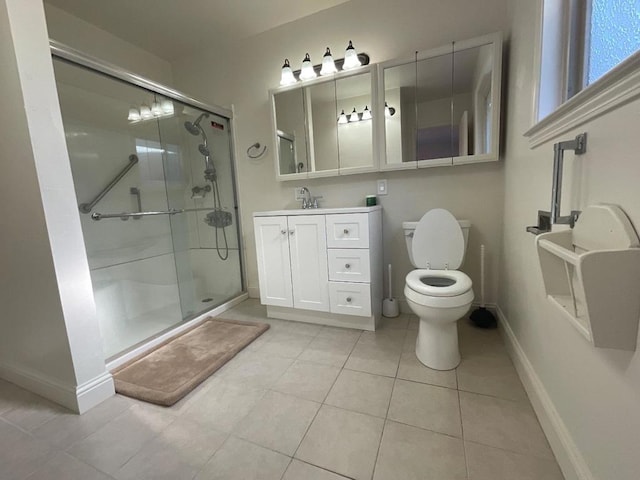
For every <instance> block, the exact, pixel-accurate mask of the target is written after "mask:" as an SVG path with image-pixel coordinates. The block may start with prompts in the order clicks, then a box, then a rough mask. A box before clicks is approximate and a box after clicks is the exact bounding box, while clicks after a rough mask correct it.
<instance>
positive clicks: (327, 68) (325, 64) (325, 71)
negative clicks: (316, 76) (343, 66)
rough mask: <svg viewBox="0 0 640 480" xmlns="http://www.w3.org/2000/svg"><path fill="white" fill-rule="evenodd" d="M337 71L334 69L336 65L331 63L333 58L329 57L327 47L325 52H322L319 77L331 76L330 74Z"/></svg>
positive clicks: (329, 51)
mask: <svg viewBox="0 0 640 480" xmlns="http://www.w3.org/2000/svg"><path fill="white" fill-rule="evenodd" d="M337 71H338V69H337V68H336V64H335V63H333V57H332V56H331V50H329V47H327V51H326V52H324V56H323V57H322V68H321V69H320V75H331V74H332V73H336V72H337Z"/></svg>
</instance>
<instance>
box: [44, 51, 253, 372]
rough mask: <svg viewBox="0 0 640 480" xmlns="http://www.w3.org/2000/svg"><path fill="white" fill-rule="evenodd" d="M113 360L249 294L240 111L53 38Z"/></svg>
mask: <svg viewBox="0 0 640 480" xmlns="http://www.w3.org/2000/svg"><path fill="white" fill-rule="evenodd" d="M52 54H53V63H54V69H55V76H56V83H57V88H58V96H59V99H60V107H61V110H62V117H63V122H64V129H65V135H66V140H67V147H68V150H69V158H70V162H71V169H72V173H73V179H74V185H75V190H76V197H77V199H78V209H79V211H80V216H81V220H82V229H83V233H84V240H85V246H86V250H87V256H88V260H89V266H90V269H91V278H92V282H93V292H94V296H95V302H96V308H97V314H98V321H99V323H100V330H101V333H102V338H103V343H104V350H105V355H106V357H107V359H112V358H114V357H117V356H120V355H121V354H123V353H125V352H127V351H129V350H131V349H133V348H135V347H137V346H138V345H139V344H141V343H144V342H146V341H148V340H149V339H150V338H153V337H156V336H158V335H160V334H162V333H164V332H166V331H168V330H170V329H172V328H174V327H176V326H177V325H179V324H181V323H183V322H186V321H188V320H189V319H192V318H194V317H197V316H198V315H200V314H202V313H203V312H205V311H207V310H210V309H212V308H214V307H217V306H219V305H221V304H223V303H225V302H227V301H229V300H231V299H233V298H235V297H237V296H238V295H240V294H241V293H243V292H244V281H243V276H242V272H243V269H242V258H241V249H240V245H239V242H240V232H239V221H238V220H239V219H238V216H237V213H238V210H237V201H236V192H235V180H234V170H233V161H232V145H231V138H232V136H231V131H230V130H231V122H230V118H231V112H230V111H227V110H225V109H222V108H218V107H210V106H207V105H204V104H202V103H201V102H199V101H197V100H194V99H191V98H188V97H186V96H184V95H182V94H180V93H178V92H175V91H173V90H170V89H167V88H165V87H162V86H160V85H157V84H154V83H152V82H149V81H146V80H144V79H142V78H140V77H139V76H137V75H134V74H129V73H127V72H123V71H121V70H118V69H117V68H115V67H113V66H110V65H107V64H103V63H100V62H98V61H97V60H95V59H92V58H90V57H86V56H84V55H82V54H79V53H78V52H75V51H73V50H71V49H68V48H66V47H64V46H61V45H59V44H55V43H54V42H52Z"/></svg>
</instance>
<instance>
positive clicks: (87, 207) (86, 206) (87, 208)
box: [78, 153, 138, 213]
mask: <svg viewBox="0 0 640 480" xmlns="http://www.w3.org/2000/svg"><path fill="white" fill-rule="evenodd" d="M136 163H138V156H137V155H136V154H135V153H132V154H131V155H129V163H128V164H127V166H126V167H124V168H123V169H122V170H120V172H119V173H118V174H117V175H116V176H115V177H114V178H113V180H111V181H110V182H109V184H108V185H107V186H106V187H104V188H103V189H102V191H101V192H100V193H99V194H98V195H96V197H95V198H94V199H93V200H91V201H90V202H89V203H81V204H80V205H78V208H79V209H80V211H81V212H82V213H91V210H93V207H95V206H96V205H97V204H98V202H99V201H100V200H102V198H103V197H104V196H105V195H106V194H107V193H109V191H111V189H112V188H113V187H115V186H116V184H117V183H118V182H119V181H120V180H122V177H124V176H125V175H126V174H127V172H128V171H129V170H131V169H132V168H133V166H134V165H135V164H136Z"/></svg>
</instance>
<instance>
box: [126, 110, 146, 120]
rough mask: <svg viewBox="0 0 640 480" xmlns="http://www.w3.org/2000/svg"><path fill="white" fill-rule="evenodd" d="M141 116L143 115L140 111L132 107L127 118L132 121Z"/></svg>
mask: <svg viewBox="0 0 640 480" xmlns="http://www.w3.org/2000/svg"><path fill="white" fill-rule="evenodd" d="M141 118H142V116H141V115H140V111H139V110H138V109H137V108H136V107H131V108H130V109H129V116H128V117H127V120H129V121H130V122H137V121H139V120H140V119H141Z"/></svg>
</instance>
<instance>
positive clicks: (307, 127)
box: [269, 64, 384, 182]
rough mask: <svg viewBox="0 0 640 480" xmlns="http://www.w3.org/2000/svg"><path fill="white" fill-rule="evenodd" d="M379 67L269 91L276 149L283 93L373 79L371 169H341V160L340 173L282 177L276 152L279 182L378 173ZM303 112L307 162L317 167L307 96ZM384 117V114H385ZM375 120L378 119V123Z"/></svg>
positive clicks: (275, 152) (321, 172) (315, 172)
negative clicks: (279, 97) (279, 102)
mask: <svg viewBox="0 0 640 480" xmlns="http://www.w3.org/2000/svg"><path fill="white" fill-rule="evenodd" d="M376 71H377V69H376V65H371V64H370V65H365V66H362V67H358V68H357V69H353V70H348V71H341V72H337V73H334V74H333V75H330V76H325V77H318V78H314V79H313V80H305V81H304V82H300V81H298V82H296V83H295V84H293V85H287V86H285V87H277V88H272V89H270V90H269V107H270V109H271V134H272V141H273V145H277V142H278V138H277V137H278V133H277V132H278V128H277V119H276V103H275V95H276V94H278V93H282V92H286V91H289V90H296V89H305V88H307V87H311V86H313V85H318V84H323V83H327V82H337V81H339V80H340V79H343V78H349V77H353V76H355V75H361V74H366V73H369V75H370V77H371V111H372V113H373V118H372V119H371V121H372V122H373V123H372V129H371V141H372V152H373V155H372V158H371V165H370V166H360V167H341V166H340V158H339V157H338V168H337V169H331V170H321V171H312V170H308V171H306V172H302V173H288V174H281V173H280V154H279V152H278V151H277V148H274V149H273V151H274V157H275V158H274V165H275V170H276V180H277V181H279V182H282V181H289V180H300V179H307V178H323V177H335V176H338V175H353V174H358V173H371V172H377V171H379V159H380V149H379V143H380V138H379V136H378V135H377V132H378V131H379V126H378V124H380V123H382V124H383V125H384V122H380V118H379V116H378V115H377V114H375V113H374V112H375V111H377V106H376V99H377V96H378V95H377V88H378V83H379V82H378V78H377V74H376ZM303 108H304V118H305V125H304V129H305V136H306V145H307V155H308V162H309V165H314V163H315V162H314V160H313V155H314V153H313V135H312V134H311V128H312V126H311V120H310V118H309V113H310V108H311V106H310V99H309V97H308V95H306V93H304V94H303ZM383 114H384V113H383ZM376 117H378V118H377V119H376ZM337 118H338V113H337V112H336V122H337ZM336 134H337V127H336Z"/></svg>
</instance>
